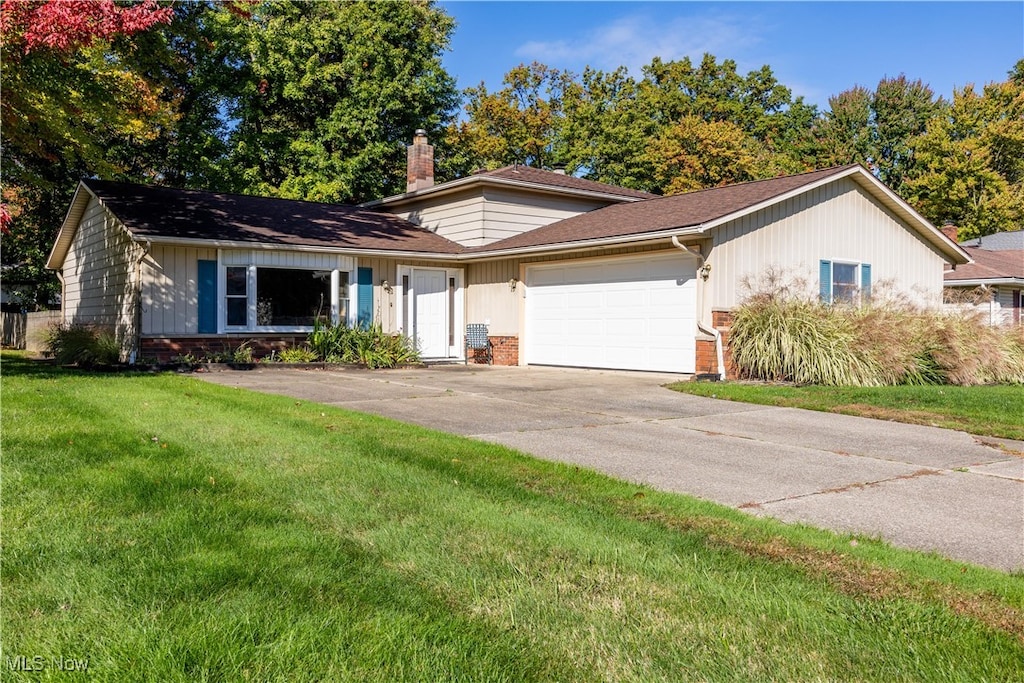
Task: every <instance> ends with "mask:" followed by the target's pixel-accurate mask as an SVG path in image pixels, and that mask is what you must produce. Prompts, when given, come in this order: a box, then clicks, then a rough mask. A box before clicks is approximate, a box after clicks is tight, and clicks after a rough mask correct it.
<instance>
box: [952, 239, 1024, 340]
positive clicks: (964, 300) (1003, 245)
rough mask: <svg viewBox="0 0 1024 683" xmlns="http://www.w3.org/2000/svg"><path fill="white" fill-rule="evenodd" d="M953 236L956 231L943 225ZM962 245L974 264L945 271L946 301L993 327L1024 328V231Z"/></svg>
mask: <svg viewBox="0 0 1024 683" xmlns="http://www.w3.org/2000/svg"><path fill="white" fill-rule="evenodd" d="M943 231H944V232H947V234H948V235H949V236H950V237H953V236H955V234H956V228H955V227H953V226H943ZM960 246H961V247H963V249H964V251H966V252H967V254H968V255H969V256H970V257H971V260H972V261H973V263H969V264H967V265H965V266H960V267H958V268H956V269H955V270H948V271H946V273H945V275H944V277H943V279H944V282H945V287H946V296H945V298H946V301H947V303H948V304H949V305H951V306H958V307H962V306H970V307H971V308H973V309H974V310H975V311H977V312H978V313H979V314H980V315H981V316H982V317H984V319H985V320H986V321H988V323H989V324H990V325H1021V324H1024V320H1022V316H1021V307H1022V305H1024V230H1016V231H1013V232H1002V233H996V234H995V235H986V236H985V237H979V238H975V239H972V240H967V241H966V242H961V243H960Z"/></svg>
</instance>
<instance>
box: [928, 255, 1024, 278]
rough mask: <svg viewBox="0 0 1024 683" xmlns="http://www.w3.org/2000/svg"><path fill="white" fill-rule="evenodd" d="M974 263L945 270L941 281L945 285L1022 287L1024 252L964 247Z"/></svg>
mask: <svg viewBox="0 0 1024 683" xmlns="http://www.w3.org/2000/svg"><path fill="white" fill-rule="evenodd" d="M964 250H965V251H966V252H967V253H968V254H970V256H971V258H972V259H973V260H974V263H968V264H967V265H963V266H959V267H958V268H957V269H956V270H947V271H946V272H945V274H944V275H943V280H944V281H945V283H946V284H947V285H954V286H962V287H973V286H977V285H982V284H1000V283H1004V284H1011V283H1013V284H1022V285H1024V250H1020V249H1012V250H1011V249H1003V250H999V251H994V250H990V249H982V248H980V247H965V248H964Z"/></svg>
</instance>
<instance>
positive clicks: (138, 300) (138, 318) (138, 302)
mask: <svg viewBox="0 0 1024 683" xmlns="http://www.w3.org/2000/svg"><path fill="white" fill-rule="evenodd" d="M135 243H136V244H138V245H139V246H141V247H142V253H141V254H139V258H138V260H137V261H135V306H134V308H135V339H134V340H133V342H132V350H131V351H130V352H129V353H128V364H129V365H135V361H136V360H138V356H139V353H140V352H141V351H142V262H143V261H144V260H146V257H147V256H149V252H150V250H151V249H152V248H153V244H152V242H150V241H149V240H145V241H141V242H140V241H136V242H135Z"/></svg>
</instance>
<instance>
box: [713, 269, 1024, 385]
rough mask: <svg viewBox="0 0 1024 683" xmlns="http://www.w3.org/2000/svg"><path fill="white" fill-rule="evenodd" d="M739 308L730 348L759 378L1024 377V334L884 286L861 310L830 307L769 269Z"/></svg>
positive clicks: (896, 380)
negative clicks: (917, 302) (920, 302)
mask: <svg viewBox="0 0 1024 683" xmlns="http://www.w3.org/2000/svg"><path fill="white" fill-rule="evenodd" d="M748 289H749V294H748V295H747V297H746V298H745V299H744V301H743V302H742V303H741V305H740V306H739V307H738V308H737V309H736V310H735V311H734V313H733V323H732V330H731V336H730V339H729V345H730V348H731V350H732V358H733V362H734V363H735V364H736V367H737V369H738V370H739V371H740V373H741V375H742V376H744V377H748V378H751V379H761V380H769V381H788V382H795V383H797V384H822V385H832V386H883V385H896V384H959V385H970V384H993V383H1024V331H1022V330H1021V328H1019V327H1015V328H998V327H991V326H989V325H987V324H985V322H984V321H983V320H982V319H981V317H980V316H979V315H978V314H976V313H975V312H973V311H972V310H971V309H969V308H968V307H959V308H949V309H943V310H937V309H926V308H922V307H920V306H917V305H915V304H914V303H912V302H911V300H910V299H908V298H907V297H902V296H898V295H892V294H887V293H886V292H885V288H884V285H882V286H878V287H876V291H875V296H874V298H873V300H872V301H871V302H870V303H869V304H867V305H862V306H852V305H845V304H831V305H830V304H824V303H822V302H820V301H819V300H818V299H817V297H816V296H814V295H813V293H811V292H810V291H808V288H807V287H806V286H805V285H804V283H803V282H801V281H799V280H787V279H785V278H784V277H782V276H780V275H779V274H778V273H774V272H769V273H768V274H766V275H765V276H764V277H763V278H762V279H761V280H759V281H758V282H757V283H756V284H755V285H754V286H751V285H749V284H748Z"/></svg>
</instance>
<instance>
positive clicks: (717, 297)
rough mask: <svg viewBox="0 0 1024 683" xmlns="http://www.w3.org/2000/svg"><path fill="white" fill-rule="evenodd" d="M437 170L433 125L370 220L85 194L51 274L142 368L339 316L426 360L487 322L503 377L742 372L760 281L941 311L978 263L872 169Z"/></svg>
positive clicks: (322, 210)
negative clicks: (665, 190) (733, 344)
mask: <svg viewBox="0 0 1024 683" xmlns="http://www.w3.org/2000/svg"><path fill="white" fill-rule="evenodd" d="M432 155H433V149H432V147H431V146H430V145H429V144H427V140H426V137H425V134H423V133H422V132H421V131H417V137H416V139H415V141H414V143H413V145H412V146H410V148H409V155H408V157H409V164H408V175H409V178H408V188H407V189H408V191H407V192H405V193H403V194H400V195H397V196H393V197H387V198H384V199H381V200H377V201H374V202H370V203H368V204H366V205H363V206H359V207H352V206H338V205H330V204H317V203H311V202H302V201H292V200H284V199H273V198H266V197H250V196H239V195H230V194H221V193H212V192H199V191H194V190H178V189H172V188H165V187H155V186H141V185H131V184H124V183H113V182H106V181H101V180H83V181H82V182H81V183H80V185H79V187H78V189H77V191H76V193H75V196H74V199H73V200H72V203H71V207H70V209H69V211H68V214H67V217H66V218H65V220H64V222H63V224H62V226H61V228H60V231H59V234H58V236H57V239H56V242H55V244H54V247H53V250H52V252H51V254H50V257H49V261H48V267H50V268H52V269H55V270H57V271H58V273H59V275H60V279H61V282H62V284H63V288H62V295H63V296H62V301H63V311H64V320H65V321H66V322H69V323H72V322H81V323H95V324H99V325H105V326H108V327H111V328H113V329H116V330H117V332H118V334H119V335H120V337H121V338H122V339H123V340H124V350H125V355H126V356H128V357H130V358H133V359H134V358H137V357H139V356H140V355H141V356H150V357H166V356H168V355H173V354H176V353H185V352H193V353H195V352H201V351H203V350H208V349H211V348H223V347H224V345H231V344H233V345H234V346H237V345H238V344H240V343H242V342H243V341H249V342H250V343H252V344H254V345H256V346H257V347H259V346H260V345H264V346H266V345H271V344H278V343H286V342H292V343H294V342H295V341H299V340H302V339H304V338H305V335H306V334H307V333H308V332H309V331H310V330H311V329H312V325H313V322H314V320H315V319H316V318H317V317H318V316H320V317H323V318H328V317H329V318H330V319H331V320H335V321H344V322H347V323H348V324H352V325H354V324H359V323H365V322H370V321H374V322H377V323H379V324H380V325H381V326H382V327H383V328H384V329H385V330H387V331H393V332H398V333H403V334H406V335H408V336H410V337H412V338H414V339H415V340H416V343H417V345H418V347H419V349H420V352H421V354H422V356H423V357H424V358H426V359H437V360H441V359H452V360H455V359H463V358H465V355H464V354H465V353H466V349H465V344H464V331H465V329H466V325H467V323H484V324H487V325H488V330H489V335H490V339H491V341H492V342H493V343H494V360H495V362H496V363H504V364H544V365H571V366H580V367H592V368H618V369H633V370H655V371H666V372H678V373H697V372H699V373H724V372H725V362H724V361H723V340H722V336H723V333H726V336H727V332H728V327H729V322H730V311H731V310H732V308H733V307H735V306H736V305H737V303H738V302H739V301H740V299H741V297H742V295H743V291H742V287H741V281H742V280H743V279H744V277H747V276H753V277H756V276H757V275H759V274H761V273H763V272H764V271H766V270H767V269H769V268H771V267H775V268H782V269H785V270H787V271H790V272H791V273H792V274H794V275H799V276H803V277H804V278H805V279H806V280H807V281H808V282H813V283H815V285H816V287H817V288H818V289H819V290H820V292H821V295H822V297H824V298H825V299H826V300H829V301H837V300H857V299H858V298H859V297H861V296H863V295H865V294H866V293H867V292H869V291H870V288H871V287H872V284H873V283H876V282H881V281H883V280H884V281H887V282H891V283H893V284H894V285H895V286H897V287H899V288H900V289H901V290H903V291H904V292H908V293H912V294H913V295H914V296H916V297H918V298H919V299H921V300H922V301H925V302H929V303H934V304H936V305H938V304H939V303H940V302H941V297H942V280H943V276H942V273H943V270H944V268H945V267H946V266H949V265H952V266H957V265H962V264H966V263H968V262H969V261H970V259H969V257H968V255H967V253H966V252H965V251H964V250H963V249H961V248H960V247H959V246H957V244H956V243H955V242H954V241H951V240H950V239H949V238H948V237H947V236H946V235H944V234H943V233H942V232H941V231H939V230H937V229H936V228H935V227H934V226H932V225H931V224H930V223H929V222H928V221H927V220H925V219H924V218H922V217H921V216H920V215H919V214H918V213H917V212H915V211H914V210H913V209H912V208H911V207H910V206H908V205H907V204H906V202H904V201H903V200H902V199H900V198H899V197H898V196H896V195H895V194H894V193H893V192H892V191H891V190H890V189H889V188H887V187H886V186H885V185H883V184H882V183H880V182H879V181H878V180H877V179H876V178H875V177H873V176H872V175H871V174H870V173H868V172H867V171H866V170H865V169H864V168H862V167H861V166H858V165H850V166H842V167H837V168H829V169H825V170H820V171H814V172H810V173H803V174H800V175H794V176H786V177H781V178H774V179H770V180H761V181H755V182H749V183H742V184H738V185H732V186H727V187H721V188H715V189H709V190H702V191H697V192H688V193H685V194H680V195H675V196H671V197H656V196H653V195H650V194H647V193H644V192H637V191H635V190H629V189H625V188H619V187H614V186H611V185H606V184H603V183H597V182H593V181H589V180H585V179H581V178H576V177H573V176H569V175H565V174H564V173H558V172H553V171H545V170H540V169H535V168H528V167H521V166H510V167H506V168H502V169H498V170H496V171H488V172H482V173H478V174H475V175H472V176H468V177H465V178H460V179H458V180H453V181H451V182H446V183H441V184H436V185H435V184H434V183H433V156H432ZM218 345H220V346H219V347H218Z"/></svg>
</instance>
